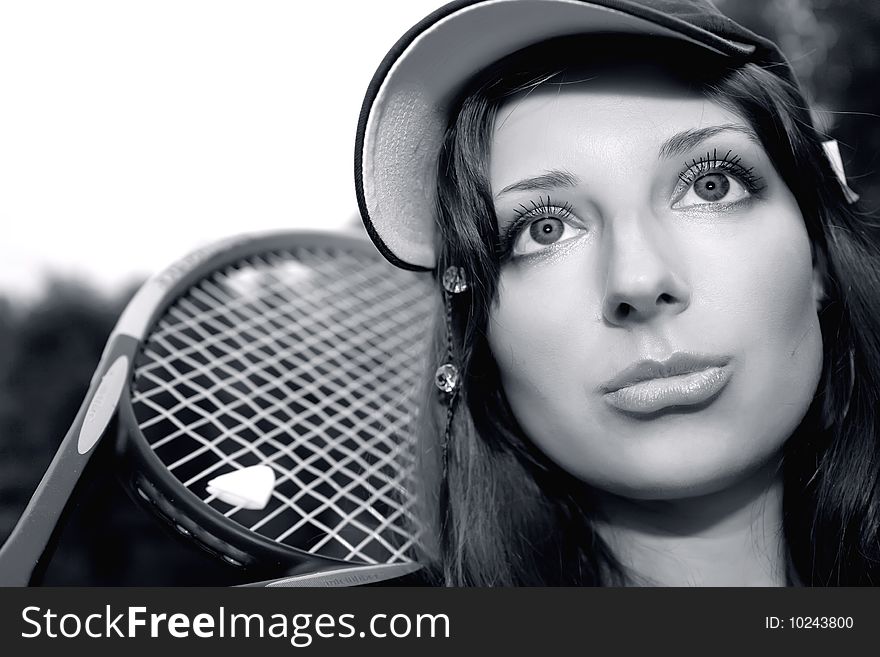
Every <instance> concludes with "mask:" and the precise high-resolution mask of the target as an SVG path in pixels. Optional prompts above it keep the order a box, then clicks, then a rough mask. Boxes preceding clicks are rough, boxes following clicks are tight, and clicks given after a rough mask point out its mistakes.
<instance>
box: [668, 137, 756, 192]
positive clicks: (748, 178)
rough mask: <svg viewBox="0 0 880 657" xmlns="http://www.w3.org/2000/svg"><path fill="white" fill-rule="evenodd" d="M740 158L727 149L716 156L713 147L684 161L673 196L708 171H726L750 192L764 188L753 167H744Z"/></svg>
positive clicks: (685, 189) (716, 153) (716, 151)
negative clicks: (710, 150) (704, 153)
mask: <svg viewBox="0 0 880 657" xmlns="http://www.w3.org/2000/svg"><path fill="white" fill-rule="evenodd" d="M741 161H742V158H741V157H740V156H739V155H734V153H733V151H727V153H725V154H724V155H723V156H722V157H721V158H719V157H718V149H717V148H716V149H714V150H713V151H712V152H711V153H709V152H707V153H706V155H705V156H700V158H699V159H697V158H694V159H693V160H691V161H690V162H685V167H687V168H686V169H685V170H684V171H682V172H681V173H680V174H678V180H679V181H680V182H679V184H678V186H677V187H676V189H675V192H674V194H673V196H674V197H675V198H676V199H678V198H679V197H680V196H681V194H683V193H684V192H685V191H687V190H688V188H689V187H690V186H691V185H693V184H694V183H695V182H696V181H697V180H699V178H700V176H704V175H706V174H708V173H715V172H718V171H720V172H722V173H728V174H730V175H732V176H734V177H736V179H737V180H739V181H740V182H741V183H742V184H743V185H745V188H746V190H748V192H749V193H750V194H758V193H760V192H761V191H763V189H764V181H763V178H761V177H760V176H756V175H755V174H754V170H755V169H754V167H745V166H743V165H742V164H741Z"/></svg>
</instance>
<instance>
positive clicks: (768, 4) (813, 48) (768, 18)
mask: <svg viewBox="0 0 880 657" xmlns="http://www.w3.org/2000/svg"><path fill="white" fill-rule="evenodd" d="M715 4H716V5H717V6H718V8H719V9H721V11H723V12H724V13H726V14H727V15H729V16H730V17H731V18H733V19H735V20H737V21H739V22H741V23H742V24H743V25H746V26H748V27H749V28H751V29H752V30H753V31H755V32H757V33H759V34H762V35H764V36H767V37H769V38H771V39H773V40H774V41H776V42H777V43H779V44H780V46H781V47H782V49H783V51H784V52H785V54H786V56H787V57H788V59H789V61H791V63H792V66H793V67H794V69H795V71H796V72H797V75H798V78H799V79H800V80H801V83H802V84H803V85H804V87H805V88H806V89H807V92H808V95H809V99H810V101H811V102H812V103H813V105H814V108H815V118H816V125H817V126H818V127H819V128H820V129H821V130H824V131H825V133H826V134H828V135H829V136H830V137H833V138H835V139H837V140H838V141H839V142H840V145H841V154H842V155H843V159H844V162H845V164H846V171H847V176H848V178H849V180H850V186H851V187H852V188H853V189H855V190H856V192H858V193H859V194H860V195H861V197H862V201H863V206H864V208H865V209H866V210H867V211H868V212H869V213H870V214H872V215H875V216H876V214H877V213H878V211H880V175H878V168H880V94H878V93H877V91H878V86H877V85H878V82H880V2H876V1H875V0H715Z"/></svg>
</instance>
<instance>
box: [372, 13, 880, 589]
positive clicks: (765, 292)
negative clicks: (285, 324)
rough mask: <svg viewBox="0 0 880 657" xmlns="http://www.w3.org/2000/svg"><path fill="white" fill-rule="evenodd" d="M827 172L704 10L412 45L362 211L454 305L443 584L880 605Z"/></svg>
mask: <svg viewBox="0 0 880 657" xmlns="http://www.w3.org/2000/svg"><path fill="white" fill-rule="evenodd" d="M476 71H479V73H477V74H476V75H474V73H475V72H476ZM823 142H825V139H824V138H823V137H822V136H820V135H819V134H818V133H817V131H816V130H815V129H814V127H813V125H812V123H811V118H810V113H809V110H808V106H807V103H806V102H805V101H804V99H803V97H802V94H801V92H800V90H799V88H798V86H797V82H796V80H795V79H794V75H793V73H792V72H791V70H790V68H789V66H788V64H787V63H786V61H785V59H784V57H783V56H782V55H781V53H780V52H779V50H778V49H777V48H776V46H775V45H774V44H772V43H770V42H768V41H766V40H764V39H762V38H759V37H757V36H755V35H754V34H752V33H750V32H748V31H747V30H745V29H744V28H742V27H740V26H738V25H737V24H735V23H733V22H732V21H729V20H728V19H726V18H724V17H723V16H721V15H720V14H718V12H717V10H715V9H714V8H713V7H712V6H711V5H709V4H708V3H707V2H704V1H703V0H663V1H661V0H639V1H635V0H632V1H630V0H602V1H591V2H580V1H571V0H502V1H500V2H498V1H496V2H486V1H476V2H474V1H472V0H471V1H468V2H458V3H453V4H452V5H448V6H447V7H445V8H443V9H441V10H439V11H438V12H436V13H435V14H433V15H432V16H429V17H428V18H426V19H425V20H424V21H423V22H422V23H420V24H419V25H417V26H416V27H415V28H413V30H411V31H410V32H409V33H408V34H407V35H406V36H405V37H404V38H403V39H401V41H400V42H399V43H398V44H397V45H396V46H395V48H394V49H393V50H392V51H391V52H390V53H389V55H388V57H387V58H386V60H385V62H384V63H383V65H382V66H381V67H380V69H379V71H378V72H377V74H376V77H375V78H374V81H373V84H372V85H371V88H370V90H369V91H368V94H367V99H366V101H365V103H364V110H363V113H362V117H361V122H360V125H359V130H358V143H357V148H356V184H357V188H358V196H359V202H360V206H361V213H362V216H363V218H364V221H365V224H366V226H367V228H368V231H369V233H370V235H371V237H372V238H373V240H374V242H375V243H376V245H377V247H378V248H379V249H380V250H381V251H382V253H383V254H384V255H385V256H386V257H388V259H389V260H390V261H391V262H393V263H394V264H396V265H398V266H402V267H406V268H411V269H430V270H433V271H434V272H435V273H436V276H437V280H438V286H439V287H440V289H441V291H442V297H443V307H442V309H440V311H439V312H440V314H439V316H438V317H439V321H438V322H437V333H436V338H437V339H436V343H437V349H436V354H434V359H433V361H432V365H431V371H432V372H434V369H435V368H437V371H436V374H435V377H434V378H435V383H436V388H435V389H434V390H433V393H434V394H433V395H431V396H430V397H431V399H430V400H429V401H428V402H427V404H426V408H425V412H424V413H423V415H422V419H423V423H424V431H423V435H422V436H421V441H422V442H421V448H422V449H421V453H422V461H423V468H422V472H421V476H420V477H419V481H420V483H421V485H422V486H423V487H424V490H423V491H421V500H422V501H423V506H424V517H423V518H422V519H421V521H422V523H423V524H422V527H423V536H424V544H425V555H423V557H422V558H423V559H425V560H426V562H428V563H430V564H431V565H432V566H433V572H434V575H435V578H436V581H437V582H438V583H443V584H446V585H454V586H456V585H671V586H680V585H700V586H702V585H755V586H784V585H799V584H803V585H855V584H871V583H873V582H875V581H877V580H878V577H880V543H878V526H880V499H878V494H880V483H878V471H880V469H878V466H880V455H878V447H877V440H876V436H877V427H876V423H877V419H876V417H875V412H876V409H877V398H878V395H877V391H878V387H877V382H876V380H875V377H876V374H875V372H876V367H875V364H877V363H880V351H878V349H880V345H878V343H877V341H876V338H875V336H877V335H880V306H878V304H877V293H876V289H877V285H878V283H880V276H878V273H877V271H878V270H877V263H878V262H880V252H878V239H877V232H876V227H875V226H874V225H873V224H872V223H871V221H870V220H869V219H867V218H866V217H865V216H864V215H862V214H859V213H858V212H857V210H856V209H855V207H854V206H853V205H852V202H853V201H854V200H855V198H856V197H855V195H854V194H853V193H852V191H851V190H850V189H849V188H848V187H847V186H846V182H845V179H843V178H842V174H840V172H839V171H838V172H835V167H834V165H833V162H832V160H833V159H834V157H835V156H836V153H835V151H834V149H833V147H832V146H830V145H827V144H826V145H824V146H823ZM437 388H439V390H437Z"/></svg>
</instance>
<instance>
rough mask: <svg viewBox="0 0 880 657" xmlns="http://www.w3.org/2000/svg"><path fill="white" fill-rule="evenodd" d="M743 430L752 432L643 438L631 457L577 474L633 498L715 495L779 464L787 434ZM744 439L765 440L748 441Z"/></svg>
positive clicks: (633, 444)
mask: <svg viewBox="0 0 880 657" xmlns="http://www.w3.org/2000/svg"><path fill="white" fill-rule="evenodd" d="M752 430H754V429H752ZM741 431H748V429H747V428H745V427H737V428H736V430H731V427H729V426H728V427H723V428H722V427H717V428H715V430H714V431H713V429H712V427H700V430H699V431H690V432H683V431H681V430H679V431H678V432H673V431H670V432H668V433H667V432H660V433H661V435H642V436H641V437H640V439H638V440H636V441H633V442H631V443H630V444H629V447H628V449H627V450H626V453H625V454H619V455H618V457H617V458H615V459H614V461H610V462H606V463H605V464H604V467H601V469H600V470H598V471H595V470H594V468H589V469H585V470H583V471H582V472H581V473H580V474H578V473H573V474H575V475H576V476H578V477H579V478H580V479H581V480H583V481H584V482H585V483H587V484H589V485H590V486H592V487H594V488H597V489H599V490H603V491H607V492H609V493H613V494H615V495H619V496H622V497H627V498H630V499H637V500H675V499H683V498H688V497H699V496H704V495H711V494H713V493H718V492H720V491H722V490H725V489H727V488H730V487H733V486H736V484H738V483H740V482H742V481H745V480H747V479H749V478H750V477H752V476H754V475H755V474H757V473H758V472H761V471H765V470H766V469H767V468H775V467H776V466H777V464H778V463H779V458H780V456H781V453H782V447H783V445H784V444H785V441H786V439H787V437H788V434H787V433H777V432H775V431H774V432H761V431H758V432H757V433H752V434H749V433H741ZM664 433H665V434H666V435H663V434H664ZM744 435H752V436H759V437H756V438H753V439H752V440H751V441H750V442H744V440H743V436H744ZM594 462H595V461H594Z"/></svg>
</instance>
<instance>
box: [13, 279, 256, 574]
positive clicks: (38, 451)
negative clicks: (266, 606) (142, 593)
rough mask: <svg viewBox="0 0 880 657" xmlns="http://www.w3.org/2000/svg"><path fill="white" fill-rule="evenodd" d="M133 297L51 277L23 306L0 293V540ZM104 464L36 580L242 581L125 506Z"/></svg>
mask: <svg viewBox="0 0 880 657" xmlns="http://www.w3.org/2000/svg"><path fill="white" fill-rule="evenodd" d="M133 292H134V289H128V290H125V291H124V292H122V293H121V294H119V295H117V296H115V297H112V298H107V297H104V296H102V295H100V294H98V293H97V292H96V291H95V290H93V289H91V288H90V287H88V286H87V285H84V284H81V283H71V282H65V281H61V280H55V281H53V282H51V283H50V284H49V286H48V288H47V291H46V293H45V294H44V295H43V297H42V298H40V299H38V300H36V301H34V302H32V303H29V304H27V305H24V306H22V305H15V304H13V303H12V302H10V301H9V300H7V299H4V298H2V297H0V540H5V538H6V536H8V534H9V533H10V532H11V531H12V528H13V526H14V525H15V522H16V521H17V519H18V517H19V516H20V515H21V513H22V511H24V508H25V505H26V504H27V501H28V499H29V498H30V496H31V494H32V493H33V492H34V490H35V489H36V487H37V484H38V483H39V481H40V478H41V477H42V476H43V473H44V472H45V471H46V468H47V467H48V465H49V462H50V461H51V459H52V457H53V455H54V454H55V451H56V449H57V448H58V445H59V444H60V443H61V440H62V438H63V437H64V435H65V434H66V433H67V430H68V428H69V427H70V424H71V423H72V421H73V419H74V417H75V415H76V413H77V411H78V410H79V407H80V405H81V404H82V401H83V397H84V395H85V392H86V389H87V387H88V384H89V381H90V380H91V377H92V374H93V373H94V370H95V367H96V366H97V363H98V359H99V358H100V356H101V352H102V351H103V348H104V345H105V343H106V340H107V338H108V337H109V335H110V331H111V330H112V328H113V325H114V324H115V322H116V319H117V318H118V316H119V314H120V312H121V311H122V309H123V308H124V306H125V304H126V303H127V302H128V300H129V299H130V297H131V296H132V294H133ZM107 447H109V445H107ZM105 451H108V452H109V451H111V450H105ZM93 460H94V459H93ZM105 463H106V465H104V464H105ZM112 465H113V461H112V459H109V460H106V461H104V460H103V459H102V460H101V461H100V462H99V464H98V466H99V467H98V468H97V469H95V470H94V471H91V470H90V471H89V473H88V474H89V481H88V482H87V483H86V485H85V486H84V487H83V490H82V492H81V493H80V494H78V495H77V497H76V500H77V502H78V506H77V508H75V510H74V511H73V512H72V513H71V516H70V518H69V522H68V523H67V525H66V527H65V529H64V530H63V532H62V534H61V536H60V539H59V541H58V549H57V551H56V553H55V557H54V558H53V560H52V561H51V563H50V566H49V568H48V570H47V572H46V575H45V578H44V580H43V583H44V584H55V585H67V584H74V585H107V586H112V585H143V586H152V585H157V586H158V585H174V584H188V585H210V584H232V583H240V582H241V581H242V574H241V573H239V572H238V571H236V570H233V569H232V568H231V567H230V566H227V565H225V564H223V563H222V562H219V561H217V560H216V559H213V558H211V557H209V556H207V555H204V554H203V553H201V552H200V551H198V550H197V548H195V547H193V546H191V545H186V544H184V543H182V542H179V541H178V540H176V539H175V538H172V537H171V535H170V533H168V532H166V531H165V530H164V528H163V527H162V526H160V524H159V523H158V521H157V520H155V519H154V518H153V517H152V516H151V515H150V514H149V513H148V512H147V511H145V510H143V509H141V508H139V507H138V506H137V505H135V503H134V502H133V501H132V500H131V499H130V498H129V497H128V495H127V493H126V492H125V491H124V490H123V488H122V486H121V485H120V484H119V483H118V482H117V481H116V479H115V477H114V475H115V473H114V471H113V467H112Z"/></svg>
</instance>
